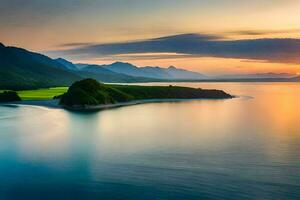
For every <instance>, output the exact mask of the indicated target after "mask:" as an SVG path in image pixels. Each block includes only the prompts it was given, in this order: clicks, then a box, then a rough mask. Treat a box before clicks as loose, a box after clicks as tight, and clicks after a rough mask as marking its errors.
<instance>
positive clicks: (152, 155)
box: [0, 83, 300, 200]
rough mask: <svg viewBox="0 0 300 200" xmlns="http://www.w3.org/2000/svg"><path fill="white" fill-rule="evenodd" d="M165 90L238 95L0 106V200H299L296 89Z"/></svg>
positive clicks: (264, 85) (211, 85) (290, 86)
mask: <svg viewBox="0 0 300 200" xmlns="http://www.w3.org/2000/svg"><path fill="white" fill-rule="evenodd" d="M166 84H167V83H166ZM171 84H173V85H175V84H176V85H185V86H191V87H201V88H214V89H223V90H225V91H226V92H228V93H230V94H234V95H239V96H241V97H240V98H235V99H230V100H201V101H187V102H180V103H151V104H144V105H136V106H129V107H122V108H117V109H112V110H105V111H101V112H95V113H73V112H69V111H65V110H59V109H48V108H42V107H31V106H19V107H3V106H2V107H0V180H1V181H0V199H20V198H22V199H83V198H84V199H95V198H96V197H98V198H100V197H102V198H103V199H107V198H110V199H201V198H203V199H272V200H273V199H299V198H300V159H299V158H300V123H299V119H300V107H299V105H298V102H299V98H300V84H298V83H205V84H204V83H178V84H177V83H171ZM167 85H169V84H167Z"/></svg>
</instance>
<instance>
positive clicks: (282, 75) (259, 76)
mask: <svg viewBox="0 0 300 200" xmlns="http://www.w3.org/2000/svg"><path fill="white" fill-rule="evenodd" d="M294 76H295V74H290V73H273V72H268V73H254V74H233V75H222V76H217V77H214V78H215V79H277V78H279V79H280V78H283V79H285V78H286V79H288V78H292V77H294Z"/></svg>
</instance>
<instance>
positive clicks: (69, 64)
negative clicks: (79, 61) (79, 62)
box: [55, 58, 78, 70]
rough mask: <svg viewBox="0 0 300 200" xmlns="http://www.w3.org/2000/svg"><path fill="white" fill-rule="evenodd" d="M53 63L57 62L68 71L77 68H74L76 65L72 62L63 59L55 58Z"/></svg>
mask: <svg viewBox="0 0 300 200" xmlns="http://www.w3.org/2000/svg"><path fill="white" fill-rule="evenodd" d="M55 61H57V62H59V63H60V64H61V65H63V66H64V67H65V68H66V69H70V70H77V69H78V68H77V67H76V65H74V64H73V63H72V62H70V61H68V60H66V59H63V58H57V59H55Z"/></svg>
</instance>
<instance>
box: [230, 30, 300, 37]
mask: <svg viewBox="0 0 300 200" xmlns="http://www.w3.org/2000/svg"><path fill="white" fill-rule="evenodd" d="M290 33H300V29H283V30H238V31H229V32H225V34H229V35H240V36H251V35H252V36H262V35H273V34H290Z"/></svg>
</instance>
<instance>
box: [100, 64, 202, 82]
mask: <svg viewBox="0 0 300 200" xmlns="http://www.w3.org/2000/svg"><path fill="white" fill-rule="evenodd" d="M102 67H104V68H106V69H109V70H111V71H114V72H117V73H122V74H126V75H129V76H136V77H147V78H157V79H166V80H189V79H193V80H198V79H207V77H206V76H205V75H203V74H200V73H197V72H191V71H188V70H184V69H178V68H176V67H173V66H171V67H169V68H161V67H150V66H147V67H137V66H134V65H132V64H130V63H123V62H115V63H112V64H110V65H102Z"/></svg>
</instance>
